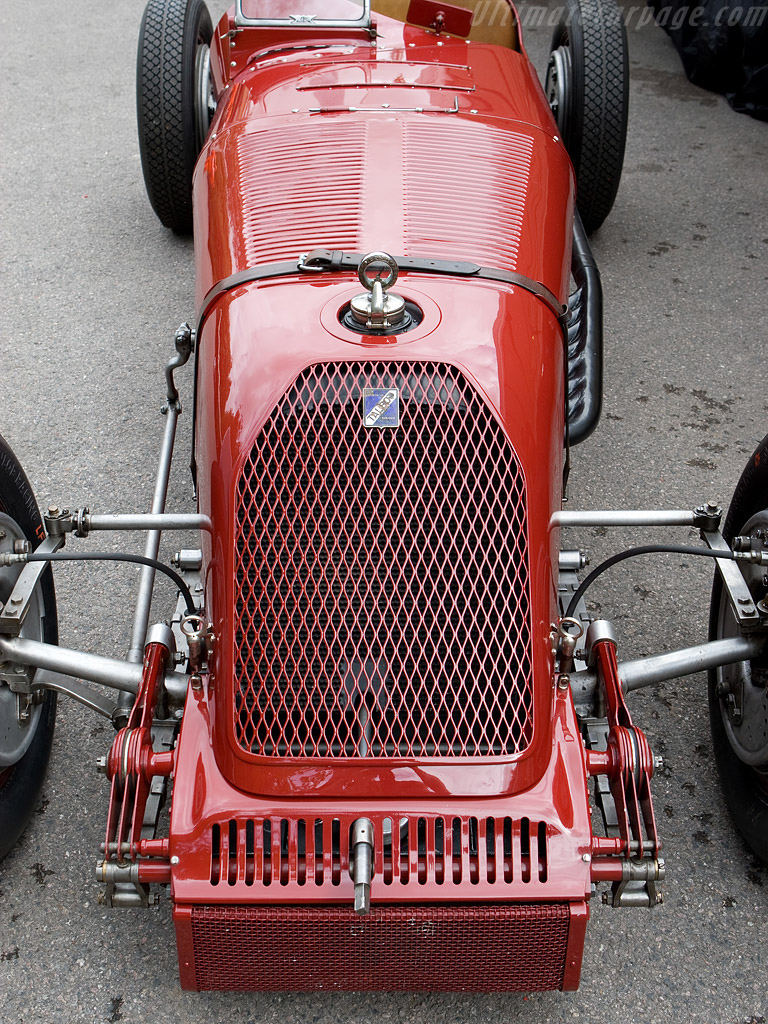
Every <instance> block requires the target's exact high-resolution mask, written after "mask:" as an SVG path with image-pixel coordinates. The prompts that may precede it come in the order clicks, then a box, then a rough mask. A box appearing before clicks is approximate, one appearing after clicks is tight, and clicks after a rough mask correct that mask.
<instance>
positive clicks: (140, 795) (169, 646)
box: [97, 626, 175, 907]
mask: <svg viewBox="0 0 768 1024" xmlns="http://www.w3.org/2000/svg"><path fill="white" fill-rule="evenodd" d="M174 650H175V641H174V638H173V633H172V632H171V630H170V629H169V628H168V627H167V626H155V627H153V628H152V629H151V630H150V631H149V635H148V641H147V646H146V648H145V652H144V663H143V673H142V680H141V685H140V687H139V692H138V694H137V697H136V701H135V703H134V705H133V707H132V709H131V712H130V715H129V717H128V724H127V725H126V726H125V727H124V728H123V729H120V731H119V732H118V733H117V735H116V736H115V739H114V742H113V744H112V747H111V749H110V752H109V755H108V756H107V757H106V758H105V759H104V761H103V762H102V763H101V764H100V766H99V767H100V769H101V770H102V771H103V772H104V773H105V774H106V776H107V778H108V779H109V780H110V783H111V792H110V799H109V812H108V816H107V829H106V837H105V841H104V858H103V861H101V862H100V863H99V864H98V865H97V876H98V877H99V878H100V879H101V881H103V882H104V883H105V884H106V893H105V894H104V897H103V900H102V902H104V903H106V904H107V905H108V906H126V907H134V906H144V907H146V906H148V905H149V883H150V882H169V881H170V860H169V857H168V841H167V840H162V839H161V840H157V839H154V836H150V837H147V836H146V834H145V829H146V827H147V825H148V822H147V810H148V804H153V805H156V806H153V808H152V810H153V811H154V810H155V809H156V811H157V813H159V808H160V805H161V803H162V798H163V795H164V787H165V785H166V783H167V779H168V777H169V776H170V775H171V773H172V771H173V763H174V756H175V755H174V753H173V751H172V750H159V751H158V750H156V749H155V742H154V739H153V721H154V718H155V710H156V707H157V703H158V700H159V698H160V696H161V689H162V685H161V684H162V679H163V675H164V673H165V670H166V667H167V666H168V664H169V663H170V662H171V661H172V656H173V653H174ZM158 783H159V788H158ZM156 790H157V792H156ZM153 798H156V799H153ZM153 816H154V815H153V813H150V814H149V817H150V818H152V817H153ZM149 825H150V827H151V825H152V822H149Z"/></svg>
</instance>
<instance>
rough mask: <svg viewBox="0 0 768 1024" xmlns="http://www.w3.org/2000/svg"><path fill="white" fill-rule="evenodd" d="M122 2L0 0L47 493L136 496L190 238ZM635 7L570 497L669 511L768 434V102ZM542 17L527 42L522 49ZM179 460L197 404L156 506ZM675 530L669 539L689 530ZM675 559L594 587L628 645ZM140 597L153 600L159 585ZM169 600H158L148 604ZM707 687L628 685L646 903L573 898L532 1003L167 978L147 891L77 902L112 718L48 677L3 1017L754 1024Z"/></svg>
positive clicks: (6, 180) (0, 1000) (38, 478)
mask: <svg viewBox="0 0 768 1024" xmlns="http://www.w3.org/2000/svg"><path fill="white" fill-rule="evenodd" d="M142 8H143V0H122V2H120V3H111V4H96V3H93V2H90V3H86V2H85V0H67V2H66V3H63V2H58V3H48V4H30V3H28V2H22V0H3V3H2V5H1V6H0V31H1V32H2V39H3V47H2V50H3V53H2V65H3V74H2V76H0V95H1V96H2V125H3V129H2V142H1V143H0V174H1V177H0V181H2V207H1V209H0V228H1V234H0V261H1V262H2V287H1V288H0V295H1V296H2V316H1V317H0V356H1V362H0V366H1V367H2V382H3V387H2V392H1V393H0V394H1V396H2V397H1V398H0V431H2V433H3V434H4V435H5V437H6V438H7V439H8V441H9V442H10V443H11V445H12V446H13V447H14V448H15V450H16V452H17V454H18V456H19V458H20V459H21V461H22V463H23V464H24V465H25V466H26V469H27V472H28V474H29V476H30V478H31V480H32V482H33V486H34V488H35V490H36V492H37V494H38V497H39V500H40V503H41V505H43V506H47V505H48V504H49V503H51V502H52V501H55V502H57V503H59V504H66V505H69V506H70V507H77V506H80V505H88V506H90V507H91V509H93V510H96V511H127V510H136V509H145V508H146V507H148V504H149V500H150V496H151V490H152V481H153V477H154V468H155V462H156V456H157V450H158V445H159V440H160V436H161V433H162V427H163V421H162V418H161V416H160V414H159V407H160V404H161V402H162V398H163V379H162V371H163V366H164V364H165V361H166V359H167V358H168V356H169V354H170V353H171V349H172V337H173V331H174V329H175V327H176V326H177V324H178V323H179V322H180V321H181V320H182V319H186V318H188V317H190V316H191V315H192V314H193V292H192V273H193V270H192V248H191V243H190V242H188V241H183V240H180V239H178V238H176V237H174V236H172V235H171V234H169V233H168V232H166V231H165V230H164V229H163V228H162V227H161V226H160V224H159V223H158V222H157V221H156V219H155V217H154V215H153V213H152V211H151V209H150V207H149V205H148V203H147V201H146V198H145V194H144V186H143V181H142V175H141V168H140V164H139V154H138V146H137V142H136V131H135V114H134V66H135V47H136V40H137V34H138V27H139V21H140V17H141V11H142ZM627 11H628V12H629V16H630V31H629V45H630V57H631V69H632V102H631V113H630V131H629V142H628V148H627V157H626V164H625V173H624V179H623V184H622V187H621V190H620V192H619V196H618V200H617V203H616V207H615V209H614V212H613V214H612V216H611V218H610V219H609V221H608V222H607V224H606V225H605V227H604V228H603V229H602V230H601V231H600V232H599V233H598V234H597V235H596V236H595V238H594V250H595V253H596V255H597V257H598V260H599V263H600V266H601V270H602V273H603V280H604V286H605V295H606V328H607V330H606V338H607V354H606V392H605V412H604V417H603V421H602V423H601V426H600V427H599V429H598V431H597V432H596V434H595V435H594V436H593V437H592V438H591V439H590V440H589V441H587V442H586V443H585V444H583V445H582V446H580V447H579V448H578V449H577V451H576V452H575V455H574V466H573V476H572V486H571V502H570V506H569V507H571V508H580V507H584V508H592V507H607V508H612V507H628V508H633V507H643V506H657V507H670V508H674V507H680V508H690V507H692V506H693V505H694V504H697V503H698V502H700V501H701V500H704V499H707V498H710V497H714V498H718V499H721V500H723V501H727V500H728V498H729V496H730V493H731V491H732V489H733V486H734V484H735V482H736V480H737V478H738V476H739V473H740V472H741V469H742V467H743V465H744V463H745V461H746V459H747V457H748V455H749V453H750V452H751V451H752V449H753V448H754V447H755V445H756V444H757V442H758V441H759V440H760V439H761V438H762V437H763V435H764V434H765V432H766V430H768V415H767V413H768V397H767V396H768V390H767V389H766V383H768V373H767V372H766V334H768V320H767V318H766V290H767V284H766V282H767V280H768V278H767V277H766V274H767V271H766V267H767V266H768V124H761V123H759V122H756V121H754V120H751V119H749V118H747V117H745V116H743V115H739V114H736V113H733V112H732V111H731V109H730V108H729V107H728V105H727V103H726V102H725V100H723V99H722V98H720V97H718V96H715V95H713V94H710V93H708V92H704V91H702V90H700V89H697V88H695V87H693V86H691V85H690V84H689V83H688V82H687V81H686V79H685V78H684V76H683V73H682V71H681V67H680V64H679V61H678V58H677V56H676V54H675V52H674V50H673V49H672V46H671V44H670V43H669V41H668V40H667V38H666V36H665V35H664V34H663V33H662V32H661V30H659V29H658V28H656V27H654V26H653V25H651V24H649V23H647V21H645V22H644V20H643V17H644V16H643V8H641V7H636V8H632V9H631V11H630V9H629V8H627ZM549 34H550V29H548V28H546V27H544V28H542V29H538V30H533V31H530V32H529V33H528V36H527V41H528V43H529V46H530V49H531V51H532V53H533V55H534V57H535V59H536V63H537V66H538V67H539V68H540V69H542V68H543V65H544V63H545V59H544V58H545V53H546V50H547V48H548V40H549ZM182 379H183V381H184V388H185V390H184V397H185V398H186V399H187V406H189V374H187V375H186V376H184V375H182ZM188 455H189V416H187V417H185V418H183V419H182V423H181V427H180V441H179V447H178V451H177V456H176V462H175V470H174V477H173V482H172V491H171V498H170V503H169V504H170V507H171V508H174V509H178V510H184V511H189V510H192V508H193V506H192V497H191V488H190V484H189V480H188V477H187V474H186V471H185V466H186V465H187V463H188ZM681 532H682V534H684V535H685V536H684V537H681V536H680V532H678V533H675V532H674V531H666V532H664V536H665V537H666V538H667V539H670V540H681V541H682V542H685V540H687V539H688V532H687V531H681ZM601 533H602V534H603V535H601ZM647 536H648V534H647V532H646V533H643V532H642V531H633V532H627V531H621V532H620V533H618V534H613V533H612V534H611V535H610V536H606V535H604V531H588V532H587V534H586V535H585V536H582V537H580V538H574V543H578V542H580V543H581V545H582V546H584V547H586V548H588V549H589V551H590V553H591V555H592V557H593V561H594V560H595V559H597V558H599V557H600V556H601V555H603V554H607V553H609V552H610V551H613V550H617V549H618V548H619V547H621V546H626V545H627V544H629V543H633V542H638V541H640V538H641V537H643V538H645V537H647ZM100 543H101V542H100ZM136 549H137V550H140V545H137V546H136ZM694 561H695V560H693V559H688V560H687V561H686V560H685V559H682V560H681V559H679V558H675V557H667V558H651V559H646V560H644V561H639V560H636V561H634V562H632V563H630V564H628V565H624V566H621V567H618V568H616V569H615V570H613V571H612V572H611V574H610V576H609V577H606V578H605V580H604V581H603V582H601V583H600V584H599V585H597V586H596V587H595V589H594V592H593V594H594V598H595V600H596V601H598V602H599V604H600V607H601V609H602V613H603V614H604V615H606V616H607V617H609V618H611V619H612V620H613V621H614V623H615V626H616V629H617V631H618V635H619V640H620V654H621V656H622V657H633V656H638V655H641V654H644V653H651V652H654V651H659V650H664V649H670V648H673V647H675V646H681V645H686V644H689V643H693V642H696V641H698V640H700V639H702V638H703V637H704V635H705V630H706V618H707V604H708V592H709V587H710V571H709V567H708V565H707V564H704V565H700V564H698V562H701V561H703V560H698V561H697V562H696V564H691V563H692V562H694ZM57 586H58V594H59V607H60V622H61V637H62V642H63V643H65V644H66V645H68V646H78V647H82V648H84V649H87V650H92V651H96V652H100V653H105V654H113V655H116V656H123V655H124V653H125V651H126V650H127V647H128V640H129V636H130V625H131V599H132V594H133V592H134V587H135V573H134V571H133V569H130V568H125V567H114V566H110V567H106V568H105V567H97V568H94V567H93V566H88V567H85V568H73V567H59V568H58V569H57ZM159 593H160V595H161V598H162V596H165V597H166V598H167V599H168V600H170V597H171V595H170V592H169V591H166V590H165V589H164V584H162V583H161V584H160V585H159ZM167 607H168V605H166V604H165V603H164V602H163V600H162V599H161V600H160V601H159V604H158V613H157V617H158V618H159V617H164V616H165V614H166V613H167V612H166V609H167ZM705 693H706V681H705V679H704V677H703V676H694V677H690V678H686V679H682V680H678V681H675V682H672V683H667V684H664V685H660V686H657V687H654V688H653V690H652V691H650V692H648V693H645V694H644V695H635V696H633V697H632V708H633V712H634V714H635V717H636V721H637V722H638V724H639V725H641V726H642V727H643V728H645V729H646V731H647V733H648V736H649V739H650V741H651V743H652V745H653V747H654V749H655V751H656V752H658V753H663V755H664V757H665V758H666V765H667V767H666V769H665V771H664V772H663V774H662V776H661V777H657V778H656V779H654V793H655V802H656V808H657V813H658V817H659V823H660V830H661V833H662V836H663V839H664V845H665V856H666V861H667V883H666V886H665V894H666V900H665V903H664V905H663V906H662V907H659V908H657V909H655V910H654V911H652V912H649V911H644V910H625V911H616V910H611V909H608V908H605V907H603V906H601V905H595V906H593V908H592V920H591V923H590V926H589V930H588V938H587V948H586V954H585V958H584V970H583V980H582V985H581V989H580V990H579V992H577V993H573V994H559V993H549V994H544V995H539V994H531V995H529V996H527V997H524V996H520V995H511V996H508V995H484V996H468V995H467V996H452V995H451V996H448V995H434V996H424V995H418V994H414V995H388V994H378V995H371V994H362V995H355V994H341V995H335V994H323V995H307V994H287V995H283V996H276V995H259V994H251V995H220V994H217V995H191V994H187V993H182V992H181V991H180V989H179V986H178V981H177V975H176V951H175V942H174V936H173V931H172V927H171V920H170V908H169V906H168V905H167V903H166V904H165V905H163V906H161V907H160V908H159V909H158V910H154V911H149V912H141V911H118V910H114V911H107V910H104V909H103V908H101V907H100V906H98V905H97V903H96V896H97V886H96V882H95V879H94V865H95V863H96V858H97V851H98V844H99V842H100V840H101V838H102V836H103V830H104V822H105V814H106V808H107V786H106V783H105V781H104V778H103V777H102V776H99V775H97V773H96V771H95V767H94V765H95V761H96V759H97V757H99V756H101V755H102V754H104V753H106V750H107V747H108V744H109V742H110V730H109V729H108V728H107V727H106V726H105V725H103V724H102V721H101V720H100V719H97V718H95V717H94V716H92V715H90V714H89V713H88V712H87V711H84V710H81V709H80V708H79V707H77V706H75V705H73V704H72V703H69V702H67V701H65V700H63V701H61V703H60V715H59V721H58V727H57V736H56V741H55V744H54V751H53V759H52V765H51V769H50V773H49V775H48V779H47V781H46V783H45V787H44V792H43V798H42V801H41V803H40V805H39V807H38V808H37V813H36V814H35V815H34V818H33V821H32V825H31V827H30V829H29V830H28V832H27V833H26V835H25V837H24V838H23V840H22V841H21V843H20V844H19V845H18V847H17V849H16V850H15V851H14V852H13V853H12V854H11V855H10V856H9V857H8V858H7V859H6V861H5V862H4V863H3V864H2V865H0V890H1V893H0V1021H1V1022H2V1024H19V1022H25V1024H31V1022H33V1021H34V1022H36V1024H60V1022H64V1024H70V1022H72V1024H75V1022H77V1024H79V1022H89V1024H90V1022H104V1021H110V1022H115V1021H122V1022H125V1024H128V1022H131V1024H133V1022H143V1021H147V1020H150V1019H153V1018H155V1017H157V1018H159V1019H161V1020H163V1021H164V1022H166V1024H176V1022H180V1021H184V1022H190V1024H191V1022H198V1021H200V1022H202V1021H205V1022H211V1021H223V1020H227V1021H232V1022H235V1021H237V1022H240V1021H242V1022H254V1024H256V1022H258V1024H262V1022H272V1021H280V1022H281V1024H286V1022H288V1024H300V1022H301V1024H303V1022H307V1024H310V1022H311V1024H325V1022H331V1021H333V1022H334V1024H346V1022H352V1021H355V1022H366V1024H367V1022H371V1021H376V1022H378V1024H390V1022H398V1024H400V1022H404V1021H414V1022H425V1024H426V1022H437V1021H440V1022H443V1021H455V1022H457V1024H458V1022H461V1024H463V1022H468V1021H473V1020H478V1021H483V1022H484V1024H508V1022H512V1021H514V1022H525V1024H528V1022H536V1024H544V1022H546V1021H569V1020H571V1019H579V1020H583V1021H604V1020H609V1019H610V1020H614V1019H616V1020H622V1021H625V1022H633V1021H638V1022H639V1021H643V1022H647V1024H670V1022H678V1021H679V1022H707V1024H743V1022H762V1021H764V1020H765V1019H766V1018H768V873H766V871H765V870H763V869H762V868H761V867H760V866H759V865H758V864H757V863H756V862H755V860H754V858H753V857H751V856H750V854H749V853H748V851H747V850H746V849H745V848H744V846H743V845H742V843H741V842H740V840H739V839H738V838H737V836H736V835H735V834H734V832H733V830H732V828H731V824H730V822H729V819H728V815H727V811H726V808H725V807H724V805H723V801H722V799H721V795H720V790H719V788H718V782H717V778H716V773H715V769H714V765H713V762H712V755H711V750H710V740H709V725H708V720H707V709H706V699H705Z"/></svg>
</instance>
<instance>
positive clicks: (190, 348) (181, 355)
mask: <svg viewBox="0 0 768 1024" xmlns="http://www.w3.org/2000/svg"><path fill="white" fill-rule="evenodd" d="M173 341H174V345H175V346H176V353H177V354H176V355H175V356H172V357H171V359H169V360H168V365H167V366H166V368H165V383H166V389H167V401H168V405H167V406H165V407H164V409H163V411H164V412H167V411H168V409H169V408H171V409H176V411H177V412H181V402H180V400H179V391H178V388H177V387H176V384H175V382H174V379H173V373H174V370H178V368H179V367H180V366H184V364H185V363H186V362H188V360H189V357H190V356H191V355H192V353H193V352H194V351H195V332H194V330H193V329H192V328H191V327H190V325H189V324H188V323H183V324H181V325H180V326H179V328H178V329H177V331H176V334H175V336H174V339H173Z"/></svg>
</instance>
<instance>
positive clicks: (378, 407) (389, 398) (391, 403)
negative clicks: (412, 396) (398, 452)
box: [363, 388, 400, 429]
mask: <svg viewBox="0 0 768 1024" xmlns="http://www.w3.org/2000/svg"><path fill="white" fill-rule="evenodd" d="M363 423H364V424H365V426H366V427H368V428H369V429H370V428H371V427H399V426H400V392H399V391H398V390H397V388H364V389H363Z"/></svg>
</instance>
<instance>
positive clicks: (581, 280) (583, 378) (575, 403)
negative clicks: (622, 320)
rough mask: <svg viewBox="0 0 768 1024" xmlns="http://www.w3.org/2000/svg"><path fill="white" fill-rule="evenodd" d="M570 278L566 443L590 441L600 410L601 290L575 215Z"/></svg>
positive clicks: (584, 232)
mask: <svg viewBox="0 0 768 1024" xmlns="http://www.w3.org/2000/svg"><path fill="white" fill-rule="evenodd" d="M571 274H572V275H573V280H574V281H575V283H576V291H575V292H574V293H573V295H571V297H570V300H569V303H568V306H569V310H570V316H569V317H568V319H567V321H566V329H567V334H568V340H567V343H568V362H569V366H570V367H571V370H572V372H571V373H570V374H569V378H568V384H567V386H568V427H569V429H568V440H569V443H570V444H572V445H574V444H578V443H579V442H580V441H583V440H585V438H587V437H589V435H590V434H591V433H592V431H593V430H594V429H595V427H596V426H597V423H598V420H599V419H600V413H601V411H602V408H603V286H602V283H601V281H600V271H599V270H598V269H597V263H596V262H595V257H594V256H593V255H592V247H591V246H590V244H589V239H588V237H587V232H586V231H585V230H584V225H583V224H582V222H581V217H580V216H579V213H578V211H575V212H574V217H573V250H572V254H571Z"/></svg>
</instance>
